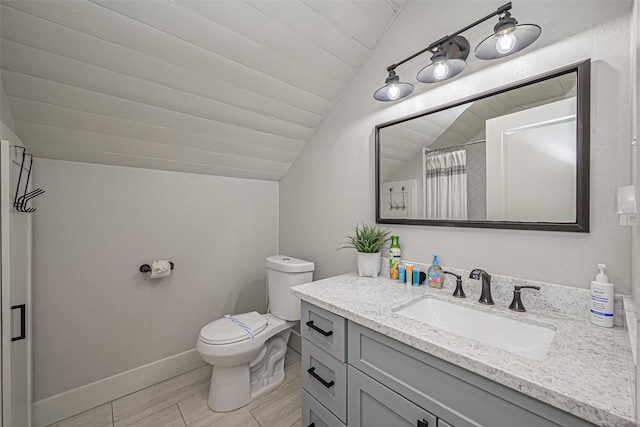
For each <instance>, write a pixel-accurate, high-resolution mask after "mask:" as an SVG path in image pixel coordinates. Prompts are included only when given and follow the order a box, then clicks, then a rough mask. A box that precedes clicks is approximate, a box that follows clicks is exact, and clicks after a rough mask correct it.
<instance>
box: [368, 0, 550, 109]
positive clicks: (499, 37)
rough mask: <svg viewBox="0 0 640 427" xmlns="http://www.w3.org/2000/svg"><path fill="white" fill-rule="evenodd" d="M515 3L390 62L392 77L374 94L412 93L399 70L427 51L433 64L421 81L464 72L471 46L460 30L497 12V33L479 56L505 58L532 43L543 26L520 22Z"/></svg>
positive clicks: (387, 98)
mask: <svg viewBox="0 0 640 427" xmlns="http://www.w3.org/2000/svg"><path fill="white" fill-rule="evenodd" d="M511 7H512V5H511V2H509V3H506V4H504V5H502V6H500V7H499V8H498V9H496V10H495V11H494V12H492V13H490V14H489V15H487V16H485V17H483V18H481V19H478V20H477V21H475V22H473V23H472V24H470V25H467V26H466V27H464V28H462V29H460V30H458V31H456V32H455V33H453V34H451V35H448V36H444V37H442V38H441V39H440V40H437V41H435V42H433V43H431V44H430V45H429V46H427V47H426V48H424V49H422V50H421V51H419V52H416V53H414V54H413V55H411V56H409V57H407V58H405V59H403V60H402V61H400V62H397V63H395V64H391V65H389V66H388V67H387V71H388V72H389V77H387V79H386V80H385V85H384V86H383V87H381V88H380V89H378V90H377V91H376V92H375V93H374V94H373V97H374V98H375V99H376V100H378V101H395V100H398V99H401V98H404V97H407V96H409V95H410V94H411V92H413V89H414V87H413V85H412V84H411V83H403V82H400V78H399V77H398V76H397V75H396V71H395V70H396V68H397V67H399V66H400V65H402V64H404V63H405V62H408V61H411V60H412V59H414V58H416V57H417V56H420V55H422V54H423V53H425V52H430V53H431V54H432V56H431V64H429V65H428V66H426V67H424V68H423V69H422V70H420V72H418V75H417V76H416V79H417V80H418V81H419V82H421V83H437V82H441V81H444V80H447V79H450V78H452V77H455V76H457V75H458V74H460V73H461V72H462V71H463V70H464V68H465V66H466V65H467V63H466V59H467V57H468V56H469V49H470V45H469V41H468V40H467V39H466V38H464V37H462V36H461V35H460V34H462V33H463V32H465V31H467V30H469V29H470V28H473V27H475V26H476V25H478V24H481V23H483V22H484V21H486V20H488V19H491V18H493V17H494V16H498V17H499V20H498V23H497V24H496V25H495V27H494V29H493V31H494V33H493V34H492V35H490V36H489V37H487V38H486V39H484V40H483V41H482V42H481V43H480V44H479V45H478V46H477V47H476V49H475V56H476V58H478V59H499V58H504V57H505V56H508V55H512V54H514V53H516V52H518V51H521V50H522V49H524V48H526V47H528V46H529V45H531V44H532V43H533V42H534V41H536V40H537V39H538V37H540V33H541V32H542V29H541V28H540V27H539V26H538V25H534V24H525V25H518V21H517V20H516V19H515V18H513V17H512V16H511V13H510V12H509V10H511Z"/></svg>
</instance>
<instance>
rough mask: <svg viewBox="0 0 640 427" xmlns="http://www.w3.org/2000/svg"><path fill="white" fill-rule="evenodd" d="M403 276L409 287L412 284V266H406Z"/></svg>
mask: <svg viewBox="0 0 640 427" xmlns="http://www.w3.org/2000/svg"><path fill="white" fill-rule="evenodd" d="M405 276H406V279H407V285H411V283H412V282H413V264H407V265H406V272H405Z"/></svg>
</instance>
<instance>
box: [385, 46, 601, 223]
mask: <svg viewBox="0 0 640 427" xmlns="http://www.w3.org/2000/svg"><path fill="white" fill-rule="evenodd" d="M574 72H575V73H577V112H576V113H577V114H576V116H577V117H576V118H577V126H576V127H577V129H576V132H577V134H576V143H577V147H576V156H577V159H576V160H577V163H576V166H577V170H576V222H572V223H564V222H562V223H560V222H518V221H475V220H472V221H469V220H431V219H400V218H381V217H380V129H383V128H385V127H388V126H392V125H395V124H398V123H402V122H406V121H407V120H412V119H415V118H418V117H423V116H426V115H428V114H432V113H436V112H438V111H442V110H446V109H448V108H452V107H457V106H459V105H462V104H466V103H468V102H472V101H477V100H479V99H483V98H487V97H489V96H492V95H497V94H500V93H503V92H507V91H510V90H513V89H518V88H521V87H523V86H527V85H530V84H534V83H538V82H541V81H543V80H547V79H551V78H554V77H558V76H561V75H564V74H569V73H574ZM590 115H591V60H590V59H587V60H585V61H583V62H579V63H577V64H572V65H569V66H566V67H562V68H560V69H557V70H554V71H550V72H548V73H544V74H541V75H537V76H535V77H532V78H529V79H526V80H522V81H519V82H515V83H513V84H509V85H505V86H502V87H499V88H496V89H492V90H489V91H486V92H482V93H480V94H476V95H471V96H469V97H467V98H464V99H461V100H458V101H455V102H452V103H449V104H445V105H441V106H438V107H436V108H432V109H430V110H427V111H422V112H420V113H418V114H415V115H411V116H408V117H404V118H402V119H398V120H394V121H390V122H386V123H382V124H380V125H377V126H376V128H375V150H376V152H375V160H376V163H375V180H376V182H375V191H376V195H375V200H376V222H377V223H378V224H404V225H430V226H442V227H472V228H502V229H516V230H540V231H570V232H579V233H588V232H589V181H590V173H589V170H590V169H589V158H590V143H589V137H590V128H591V126H590V122H591V116H590Z"/></svg>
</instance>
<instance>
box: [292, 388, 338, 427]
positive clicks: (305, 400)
mask: <svg viewBox="0 0 640 427" xmlns="http://www.w3.org/2000/svg"><path fill="white" fill-rule="evenodd" d="M311 425H313V427H345V425H344V424H343V423H341V422H340V420H339V419H337V418H336V417H335V415H333V414H332V413H331V412H329V410H328V409H327V408H325V407H324V406H322V405H321V404H320V403H319V402H318V401H317V400H316V399H314V398H313V396H311V395H310V394H309V393H307V392H306V391H304V390H302V427H309V426H311Z"/></svg>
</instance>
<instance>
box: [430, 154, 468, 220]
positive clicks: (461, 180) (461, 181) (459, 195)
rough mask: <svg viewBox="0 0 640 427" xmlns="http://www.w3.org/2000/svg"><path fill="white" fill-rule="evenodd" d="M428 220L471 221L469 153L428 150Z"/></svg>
mask: <svg viewBox="0 0 640 427" xmlns="http://www.w3.org/2000/svg"><path fill="white" fill-rule="evenodd" d="M423 165H424V193H425V195H424V201H425V214H426V219H453V220H465V219H467V170H466V166H467V154H466V152H465V151H464V150H458V151H452V152H434V151H429V150H428V149H426V148H425V149H424V151H423Z"/></svg>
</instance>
